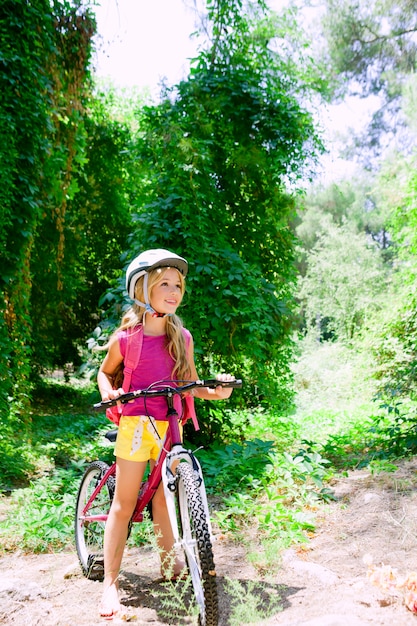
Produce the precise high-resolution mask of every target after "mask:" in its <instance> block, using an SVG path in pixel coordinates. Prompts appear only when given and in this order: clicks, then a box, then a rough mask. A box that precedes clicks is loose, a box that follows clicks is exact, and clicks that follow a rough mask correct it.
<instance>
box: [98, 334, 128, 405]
mask: <svg viewBox="0 0 417 626" xmlns="http://www.w3.org/2000/svg"><path fill="white" fill-rule="evenodd" d="M122 361H123V355H122V353H121V352H120V347H119V340H118V338H117V336H114V337H112V338H111V339H110V343H109V348H108V351H107V354H106V356H105V357H104V359H103V362H102V364H101V366H100V369H99V371H98V374H97V384H98V388H99V390H100V393H101V399H102V400H103V401H106V400H112V399H113V398H117V397H118V396H120V394H121V393H123V389H121V388H120V389H113V379H114V375H115V373H116V371H117V369H118V367H119V365H120V364H121V363H122Z"/></svg>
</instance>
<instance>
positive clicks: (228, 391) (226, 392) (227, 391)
mask: <svg viewBox="0 0 417 626" xmlns="http://www.w3.org/2000/svg"><path fill="white" fill-rule="evenodd" d="M216 379H217V380H221V381H223V382H228V381H231V380H235V377H234V376H232V375H231V374H217V376H216ZM214 391H215V394H216V396H217V398H218V399H219V400H226V399H227V398H230V396H231V395H232V391H233V387H222V386H221V385H219V386H218V387H216V388H215V390H214Z"/></svg>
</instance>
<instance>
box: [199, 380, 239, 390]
mask: <svg viewBox="0 0 417 626" xmlns="http://www.w3.org/2000/svg"><path fill="white" fill-rule="evenodd" d="M242 384H243V383H242V380H241V379H240V378H235V380H217V378H210V379H209V380H204V381H203V385H205V386H207V387H232V388H233V389H237V388H238V387H241V386H242Z"/></svg>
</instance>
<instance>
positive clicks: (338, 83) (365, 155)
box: [321, 0, 417, 169]
mask: <svg viewBox="0 0 417 626" xmlns="http://www.w3.org/2000/svg"><path fill="white" fill-rule="evenodd" d="M416 29H417V25H416V20H415V7H414V6H413V4H412V3H410V2H408V0H400V1H399V2H397V1H396V0H395V1H394V0H372V1H371V2H368V3H366V4H365V3H360V2H352V1H351V0H343V1H342V2H340V1H339V0H327V1H326V2H325V11H324V14H323V19H322V33H323V35H324V39H325V42H324V43H323V42H322V45H321V55H322V59H323V57H324V59H325V60H326V61H327V73H328V74H327V75H329V76H330V77H331V80H332V81H333V85H334V96H333V97H334V99H336V100H338V101H340V99H341V98H343V97H344V96H346V95H348V94H352V95H354V96H358V95H359V96H360V97H368V96H370V95H371V96H377V98H375V100H376V102H377V105H376V110H375V112H374V113H373V115H372V118H371V122H370V123H369V124H368V125H367V128H366V130H365V132H364V133H363V135H362V136H361V137H359V138H357V139H356V153H357V156H358V157H359V159H360V160H361V161H362V162H364V161H365V160H366V162H367V169H370V168H372V169H375V165H374V160H375V154H377V155H378V154H379V153H381V149H383V148H384V147H386V146H387V145H391V144H392V139H393V136H395V135H396V136H397V137H398V135H399V133H401V135H402V137H401V140H400V142H399V145H401V147H403V146H404V145H406V144H407V143H408V131H407V129H405V132H404V126H405V118H404V116H403V115H402V114H401V110H400V109H401V106H400V105H401V96H402V88H403V85H404V82H405V80H406V79H407V77H408V76H410V75H412V74H413V73H414V72H415V70H416V59H417V46H416V38H415V33H416ZM324 50H325V52H324ZM324 59H323V61H324ZM374 102H375V101H374ZM401 127H402V128H401ZM401 131H402V132H401Z"/></svg>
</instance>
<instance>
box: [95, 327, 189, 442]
mask: <svg viewBox="0 0 417 626" xmlns="http://www.w3.org/2000/svg"><path fill="white" fill-rule="evenodd" d="M184 337H185V341H186V344H187V347H188V345H189V343H190V337H189V335H188V333H185V332H184ZM142 344H143V326H142V324H140V326H139V331H136V330H134V329H133V328H130V329H128V336H127V342H126V354H125V358H124V369H123V383H122V389H123V391H124V392H125V393H127V392H128V391H130V383H131V381H132V373H133V370H134V369H136V367H137V366H138V363H139V359H140V355H141V352H142ZM183 404H184V412H183V418H182V422H186V421H187V420H188V419H190V418H191V419H192V420H193V424H194V428H195V429H196V430H199V429H200V427H199V425H198V421H197V415H196V412H195V406H194V398H193V396H185V398H183ZM122 411H123V405H122V404H118V405H116V406H111V407H109V408H108V409H106V416H107V417H108V418H109V420H111V421H112V422H113V423H114V424H116V425H117V426H118V425H119V422H120V417H121V415H122Z"/></svg>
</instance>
